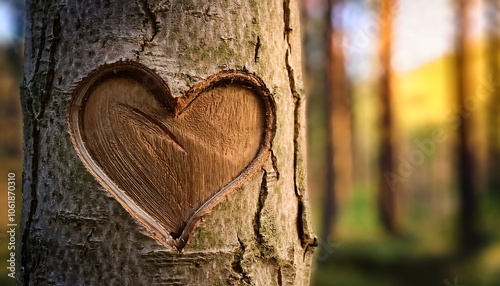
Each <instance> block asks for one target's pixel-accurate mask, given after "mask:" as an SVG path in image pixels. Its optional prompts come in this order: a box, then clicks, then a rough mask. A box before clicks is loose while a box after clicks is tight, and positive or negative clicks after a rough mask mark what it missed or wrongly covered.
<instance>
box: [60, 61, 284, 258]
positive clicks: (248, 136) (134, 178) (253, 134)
mask: <svg viewBox="0 0 500 286" xmlns="http://www.w3.org/2000/svg"><path fill="white" fill-rule="evenodd" d="M68 125H69V131H70V134H71V139H72V142H73V145H74V147H75V149H76V151H77V153H78V156H79V157H80V159H81V160H82V161H83V163H84V164H85V166H86V167H87V169H88V170H89V171H90V172H91V173H92V175H93V176H94V177H95V178H96V179H97V180H98V181H99V183H100V184H101V185H102V186H103V187H104V188H105V189H106V190H107V191H108V192H110V193H111V195H113V197H114V198H116V200H118V202H119V203H120V204H121V205H122V206H123V207H124V208H125V209H126V210H127V211H128V212H129V213H130V214H131V215H132V216H133V217H134V218H135V219H136V220H137V221H138V222H139V223H140V224H141V225H143V226H144V227H145V228H146V230H147V231H148V232H149V233H150V234H151V236H152V237H153V238H155V239H156V240H157V241H158V242H159V243H160V244H162V245H164V246H170V247H172V246H173V247H175V248H177V249H178V250H179V251H181V250H182V248H183V247H184V246H185V245H186V243H187V242H188V241H189V238H190V236H191V234H192V232H193V231H194V228H195V227H196V225H197V223H198V222H199V221H200V219H201V217H202V216H203V215H205V214H206V213H207V212H208V211H210V209H212V208H213V207H214V206H215V205H216V204H217V203H219V202H220V201H221V200H222V199H223V198H224V197H225V196H227V195H229V194H230V193H231V192H233V191H234V190H235V189H236V188H238V187H240V186H242V184H243V183H244V182H245V181H247V180H248V179H249V178H250V177H251V176H252V175H254V174H255V173H256V172H257V171H258V170H259V168H260V167H261V166H262V165H263V164H264V161H265V160H266V159H267V157H268V154H269V149H270V146H271V140H272V138H273V136H274V130H275V107H274V102H273V99H272V97H271V95H270V94H269V91H268V90H267V88H266V87H265V85H264V83H263V82H262V80H260V79H259V78H258V77H257V76H255V75H252V74H249V73H247V72H244V71H223V72H220V73H217V74H215V75H213V76H210V77H209V78H207V79H205V80H203V81H201V82H200V83H198V84H196V85H195V86H193V87H192V88H191V89H190V90H189V91H187V92H186V93H184V94H183V95H182V96H181V97H178V98H174V97H172V95H171V94H170V91H169V88H168V86H167V84H166V83H165V82H164V81H163V80H162V79H161V78H160V77H159V76H158V75H157V74H156V73H155V72H153V71H152V70H150V69H148V68H147V67H145V66H143V65H141V64H139V63H135V62H118V63H115V64H111V65H105V66H103V67H101V68H98V69H97V70H96V71H94V72H92V73H91V74H90V75H89V76H87V77H86V78H85V79H84V80H83V81H82V82H81V83H80V84H79V85H78V87H77V88H76V90H75V92H74V93H73V97H72V100H71V102H70V105H69V108H68Z"/></svg>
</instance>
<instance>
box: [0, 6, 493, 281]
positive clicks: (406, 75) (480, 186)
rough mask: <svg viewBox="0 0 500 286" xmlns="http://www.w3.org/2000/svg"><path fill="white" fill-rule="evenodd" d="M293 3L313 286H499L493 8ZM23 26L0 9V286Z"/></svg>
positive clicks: (18, 152) (14, 9)
mask: <svg viewBox="0 0 500 286" xmlns="http://www.w3.org/2000/svg"><path fill="white" fill-rule="evenodd" d="M301 3H302V14H303V15H302V16H303V17H302V22H303V30H302V32H303V37H304V71H305V82H306V90H307V96H308V117H309V126H308V128H309V129H308V132H309V136H308V141H309V142H308V144H309V182H310V186H309V192H310V197H311V207H312V211H313V217H314V223H315V230H316V232H317V234H318V236H319V241H320V247H319V250H318V253H317V254H316V259H315V271H314V275H313V285H318V286H319V285H339V286H349V285H353V286H354V285H360V286H365V285H371V286H378V285H383V286H399V285H402V286H411V285H419V286H422V285H445V286H459V285H461V286H477V285H492V286H493V285H500V62H499V50H500V1H499V0H419V1H411V0H302V2H301ZM23 18H24V3H23V2H22V1H15V0H13V1H5V0H0V116H1V118H2V120H1V121H0V127H1V129H0V130H2V132H1V133H0V186H2V187H0V203H1V204H2V205H3V206H2V207H1V208H0V245H1V249H0V257H2V258H1V260H0V277H1V278H0V284H1V285H13V284H9V283H10V282H12V280H11V279H6V278H4V277H6V274H7V270H6V261H5V260H6V257H7V256H6V255H7V249H6V247H5V242H6V239H7V235H6V224H7V221H6V220H7V208H6V199H7V194H6V192H7V188H6V186H7V173H8V172H15V173H16V177H17V183H18V188H17V192H18V197H17V198H18V209H17V211H18V213H20V192H21V188H20V183H21V174H22V171H21V170H22V158H21V156H22V148H21V141H22V123H21V112H20V103H19V86H20V84H21V81H22V61H23V60H22V55H23V48H22V47H23V29H24V28H23V26H24V23H23ZM69 56H70V55H69ZM18 221H19V220H18Z"/></svg>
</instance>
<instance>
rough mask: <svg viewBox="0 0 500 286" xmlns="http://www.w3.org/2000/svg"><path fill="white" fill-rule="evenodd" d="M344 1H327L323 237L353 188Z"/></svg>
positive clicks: (330, 231)
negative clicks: (343, 21)
mask: <svg viewBox="0 0 500 286" xmlns="http://www.w3.org/2000/svg"><path fill="white" fill-rule="evenodd" d="M343 4H344V0H330V1H329V2H328V13H327V15H328V19H327V21H328V37H327V51H328V52H327V54H328V58H327V59H328V65H327V73H328V94H327V97H326V106H327V129H328V130H327V133H328V139H327V141H328V142H327V172H328V175H327V190H326V199H325V201H324V204H325V205H324V218H323V219H324V226H323V236H324V239H328V237H329V236H330V235H332V230H333V228H334V221H335V216H336V212H337V210H338V206H339V204H340V203H342V202H346V199H345V198H346V196H348V195H349V193H350V192H351V189H352V150H351V106H350V99H349V95H348V80H347V77H346V70H345V61H344V51H343V30H342V29H343V28H342V14H341V13H342V9H343Z"/></svg>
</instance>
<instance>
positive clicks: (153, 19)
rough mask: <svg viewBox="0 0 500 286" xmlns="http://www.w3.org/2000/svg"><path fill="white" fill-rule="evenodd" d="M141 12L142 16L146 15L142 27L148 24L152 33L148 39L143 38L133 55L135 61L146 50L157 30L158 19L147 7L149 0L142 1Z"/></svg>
mask: <svg viewBox="0 0 500 286" xmlns="http://www.w3.org/2000/svg"><path fill="white" fill-rule="evenodd" d="M142 10H143V12H144V14H146V19H145V21H144V25H145V24H147V23H148V22H149V25H150V26H151V30H152V32H151V36H150V37H149V38H146V36H144V39H143V40H142V43H141V46H140V49H139V50H138V51H137V52H136V53H135V56H136V59H137V60H139V57H140V55H141V53H143V52H144V50H145V49H146V45H148V44H151V43H152V42H153V41H154V39H155V37H156V35H157V34H158V30H159V25H158V19H157V18H156V14H155V13H154V12H153V11H152V10H151V7H150V6H149V0H144V1H143V2H142Z"/></svg>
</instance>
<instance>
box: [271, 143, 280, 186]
mask: <svg viewBox="0 0 500 286" xmlns="http://www.w3.org/2000/svg"><path fill="white" fill-rule="evenodd" d="M271 162H272V164H273V169H274V172H275V173H276V180H279V179H280V171H279V170H278V158H277V157H276V155H274V151H273V149H271Z"/></svg>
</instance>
